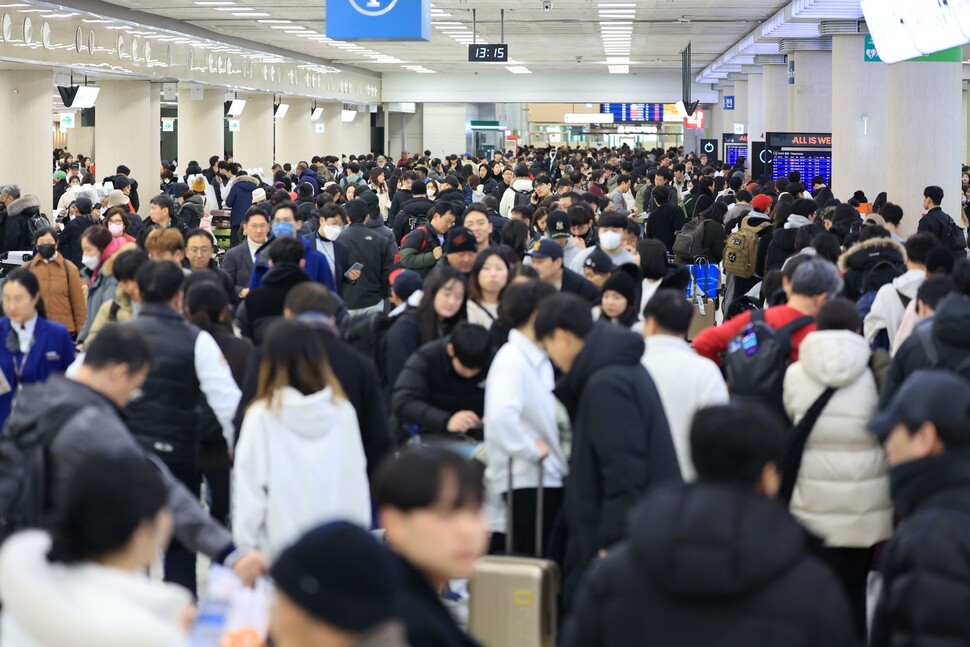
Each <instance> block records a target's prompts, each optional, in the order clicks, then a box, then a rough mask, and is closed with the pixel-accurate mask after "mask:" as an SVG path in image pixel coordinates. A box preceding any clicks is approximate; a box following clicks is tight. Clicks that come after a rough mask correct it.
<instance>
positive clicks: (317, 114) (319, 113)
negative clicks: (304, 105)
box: [310, 108, 323, 121]
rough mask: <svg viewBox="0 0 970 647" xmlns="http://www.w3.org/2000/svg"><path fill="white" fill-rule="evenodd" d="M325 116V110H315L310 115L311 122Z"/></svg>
mask: <svg viewBox="0 0 970 647" xmlns="http://www.w3.org/2000/svg"><path fill="white" fill-rule="evenodd" d="M322 116H323V108H314V109H313V112H311V113H310V121H316V120H317V119H319V118H320V117H322Z"/></svg>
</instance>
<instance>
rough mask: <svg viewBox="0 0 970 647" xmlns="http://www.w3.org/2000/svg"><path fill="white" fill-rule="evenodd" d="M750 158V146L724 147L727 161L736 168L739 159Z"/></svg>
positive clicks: (729, 145)
mask: <svg viewBox="0 0 970 647" xmlns="http://www.w3.org/2000/svg"><path fill="white" fill-rule="evenodd" d="M747 156H748V145H747V144H725V145H724V157H725V161H726V162H727V163H728V164H730V165H731V166H734V164H735V162H737V161H738V158H739V157H747Z"/></svg>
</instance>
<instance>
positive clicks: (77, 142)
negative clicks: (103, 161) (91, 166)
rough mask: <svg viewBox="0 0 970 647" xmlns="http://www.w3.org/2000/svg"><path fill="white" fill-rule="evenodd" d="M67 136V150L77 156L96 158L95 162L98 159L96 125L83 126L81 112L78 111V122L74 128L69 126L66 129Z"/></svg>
mask: <svg viewBox="0 0 970 647" xmlns="http://www.w3.org/2000/svg"><path fill="white" fill-rule="evenodd" d="M64 134H65V135H66V137H67V150H69V151H71V153H72V154H73V155H74V157H75V158H76V157H77V156H78V155H85V156H87V157H90V158H92V159H94V161H95V163H97V161H98V156H97V155H96V154H95V153H96V150H97V149H96V148H95V147H94V126H89V127H87V128H82V127H81V113H80V112H78V113H77V123H76V124H75V125H74V128H68V129H66V130H65V131H64Z"/></svg>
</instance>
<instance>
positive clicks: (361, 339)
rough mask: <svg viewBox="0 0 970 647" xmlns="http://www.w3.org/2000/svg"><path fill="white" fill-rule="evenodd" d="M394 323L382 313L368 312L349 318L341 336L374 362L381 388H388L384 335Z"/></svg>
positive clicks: (393, 320)
mask: <svg viewBox="0 0 970 647" xmlns="http://www.w3.org/2000/svg"><path fill="white" fill-rule="evenodd" d="M395 321H396V319H392V318H391V317H388V316H387V315H386V314H384V313H383V312H369V313H367V314H365V315H360V316H357V317H351V318H350V321H348V322H347V327H346V328H345V329H344V334H343V337H344V341H346V342H347V343H348V344H350V345H351V346H352V347H353V348H355V349H356V350H358V351H360V352H361V353H363V354H364V355H367V356H368V357H370V358H371V359H373V360H374V366H375V367H376V368H377V375H378V377H379V378H380V382H381V387H382V388H386V387H387V386H388V384H387V347H386V345H385V344H384V335H386V334H387V331H388V330H390V328H391V326H392V325H393V324H394V322H395Z"/></svg>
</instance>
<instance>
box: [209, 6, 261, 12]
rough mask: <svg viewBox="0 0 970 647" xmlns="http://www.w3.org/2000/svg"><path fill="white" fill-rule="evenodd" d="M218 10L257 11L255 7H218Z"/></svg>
mask: <svg viewBox="0 0 970 647" xmlns="http://www.w3.org/2000/svg"><path fill="white" fill-rule="evenodd" d="M215 10H216V11H247V12H248V11H255V10H254V9H247V8H246V7H216V9H215Z"/></svg>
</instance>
